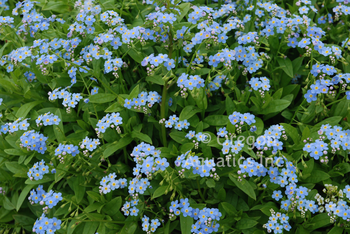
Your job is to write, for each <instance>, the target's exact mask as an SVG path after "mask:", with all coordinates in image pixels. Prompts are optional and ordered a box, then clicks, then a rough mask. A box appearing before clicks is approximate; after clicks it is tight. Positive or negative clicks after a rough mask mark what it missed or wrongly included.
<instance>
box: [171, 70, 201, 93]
mask: <svg viewBox="0 0 350 234" xmlns="http://www.w3.org/2000/svg"><path fill="white" fill-rule="evenodd" d="M204 83H205V82H204V80H203V79H202V78H200V76H198V75H194V76H191V75H190V76H189V75H188V74H186V73H182V74H181V75H180V76H179V78H178V79H177V86H178V87H179V88H180V89H181V96H182V97H185V96H186V93H185V92H186V90H187V89H189V90H193V89H194V88H197V89H199V88H202V87H204Z"/></svg>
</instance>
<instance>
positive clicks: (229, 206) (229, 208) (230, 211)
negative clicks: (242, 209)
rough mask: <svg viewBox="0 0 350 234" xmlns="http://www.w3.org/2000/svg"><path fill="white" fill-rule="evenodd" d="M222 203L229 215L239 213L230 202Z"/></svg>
mask: <svg viewBox="0 0 350 234" xmlns="http://www.w3.org/2000/svg"><path fill="white" fill-rule="evenodd" d="M220 204H221V205H222V207H223V208H224V210H225V211H226V213H227V214H228V215H231V216H236V215H237V209H236V208H235V207H234V206H233V205H232V204H230V203H228V202H221V203H220Z"/></svg>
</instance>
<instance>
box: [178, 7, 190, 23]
mask: <svg viewBox="0 0 350 234" xmlns="http://www.w3.org/2000/svg"><path fill="white" fill-rule="evenodd" d="M178 7H179V8H180V9H181V10H180V13H181V14H180V15H179V16H178V17H177V21H178V22H180V21H181V20H182V19H183V18H184V17H185V16H186V15H187V12H188V11H189V10H190V8H191V4H190V3H182V4H180V5H179V6H178Z"/></svg>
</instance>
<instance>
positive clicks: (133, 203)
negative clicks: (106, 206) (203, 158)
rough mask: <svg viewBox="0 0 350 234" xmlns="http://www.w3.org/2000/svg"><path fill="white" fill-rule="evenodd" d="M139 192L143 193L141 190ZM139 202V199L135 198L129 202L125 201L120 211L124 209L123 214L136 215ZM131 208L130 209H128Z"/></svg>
mask: <svg viewBox="0 0 350 234" xmlns="http://www.w3.org/2000/svg"><path fill="white" fill-rule="evenodd" d="M140 186H141V187H143V185H142V184H140ZM140 193H141V194H142V193H143V191H141V192H140ZM138 203H139V200H137V199H135V200H132V201H130V202H128V201H127V202H125V203H124V205H123V207H122V211H124V215H125V216H129V215H131V216H137V215H138V212H139V209H137V208H136V206H137V204H138ZM130 209H131V210H130Z"/></svg>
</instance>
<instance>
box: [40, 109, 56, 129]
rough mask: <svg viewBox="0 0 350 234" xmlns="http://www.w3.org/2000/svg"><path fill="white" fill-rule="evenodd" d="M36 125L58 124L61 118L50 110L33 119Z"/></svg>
mask: <svg viewBox="0 0 350 234" xmlns="http://www.w3.org/2000/svg"><path fill="white" fill-rule="evenodd" d="M35 122H36V125H37V126H38V127H39V126H40V125H44V126H49V125H58V124H59V123H60V122H61V119H60V118H59V117H58V116H57V115H54V114H51V113H50V112H48V113H45V114H43V115H39V117H38V118H37V119H36V120H35Z"/></svg>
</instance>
